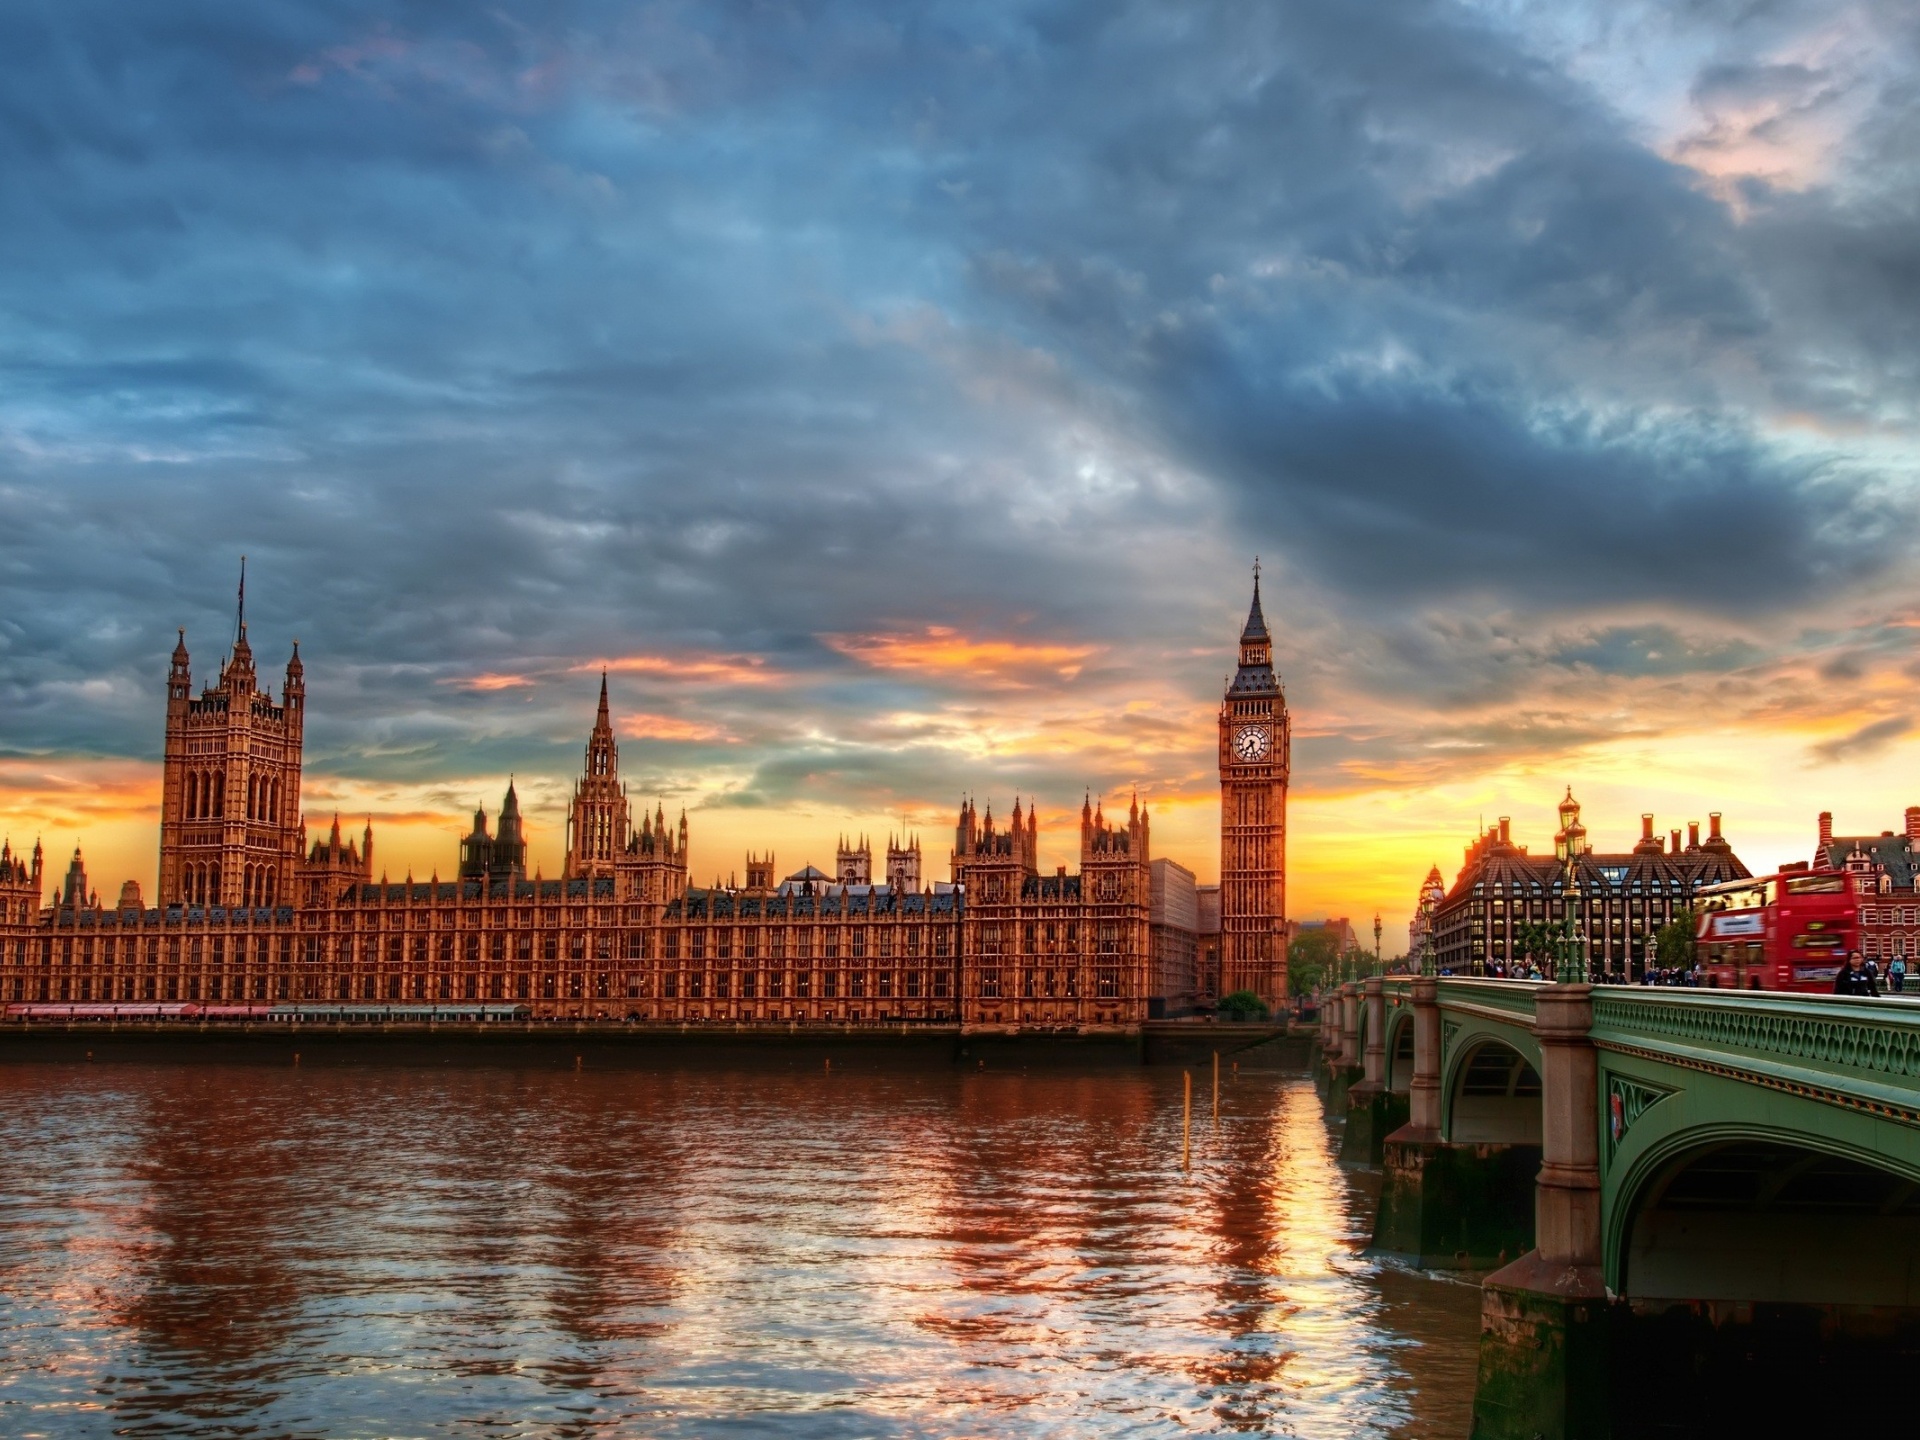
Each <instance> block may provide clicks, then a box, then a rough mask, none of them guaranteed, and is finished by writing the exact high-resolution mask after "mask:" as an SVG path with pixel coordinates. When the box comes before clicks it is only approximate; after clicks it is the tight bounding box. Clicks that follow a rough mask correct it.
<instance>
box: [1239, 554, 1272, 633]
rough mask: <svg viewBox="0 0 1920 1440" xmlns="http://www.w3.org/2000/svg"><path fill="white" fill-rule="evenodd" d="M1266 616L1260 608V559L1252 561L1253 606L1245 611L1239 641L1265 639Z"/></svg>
mask: <svg viewBox="0 0 1920 1440" xmlns="http://www.w3.org/2000/svg"><path fill="white" fill-rule="evenodd" d="M1269 638H1270V637H1269V636H1268V634H1267V617H1266V615H1265V614H1264V613H1262V611H1261V609H1260V561H1259V560H1258V559H1257V558H1256V559H1255V560H1254V562H1253V607H1252V608H1251V609H1250V610H1248V611H1247V628H1246V629H1244V630H1242V631H1241V632H1240V643H1241V644H1243V645H1244V644H1245V643H1246V642H1247V641H1249V640H1266V639H1269Z"/></svg>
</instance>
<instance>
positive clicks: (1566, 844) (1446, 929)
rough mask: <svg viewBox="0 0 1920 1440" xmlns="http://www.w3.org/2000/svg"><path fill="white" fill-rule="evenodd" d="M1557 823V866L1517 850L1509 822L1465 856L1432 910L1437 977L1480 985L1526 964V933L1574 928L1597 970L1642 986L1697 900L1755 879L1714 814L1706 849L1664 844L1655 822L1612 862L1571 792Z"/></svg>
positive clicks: (1693, 838) (1696, 838)
mask: <svg viewBox="0 0 1920 1440" xmlns="http://www.w3.org/2000/svg"><path fill="white" fill-rule="evenodd" d="M1559 816H1560V829H1559V831H1558V832H1557V833H1556V834H1555V835H1554V853H1553V854H1552V855H1551V856H1546V855H1537V856H1536V855H1530V854H1528V853H1527V849H1526V847H1525V846H1523V845H1517V844H1515V843H1514V841H1513V835H1512V827H1511V822H1510V821H1509V819H1508V818H1507V817H1506V816H1502V817H1501V818H1500V821H1499V823H1498V824H1497V825H1495V826H1493V827H1492V828H1490V829H1489V830H1488V831H1487V832H1486V833H1485V834H1483V835H1481V836H1479V837H1478V838H1477V839H1475V840H1474V842H1473V843H1472V844H1471V845H1469V846H1468V847H1467V849H1466V854H1465V857H1464V862H1463V863H1462V865H1461V867H1460V873H1459V875H1458V876H1457V877H1455V879H1454V882H1453V887H1452V889H1450V890H1448V891H1447V893H1446V895H1445V896H1444V897H1443V898H1442V899H1441V900H1440V902H1439V903H1438V904H1437V905H1436V906H1435V907H1434V909H1433V915H1432V935H1433V940H1434V950H1435V957H1436V959H1437V961H1438V964H1439V966H1440V968H1442V969H1443V970H1447V971H1450V972H1452V973H1453V974H1456V975H1461V974H1475V975H1478V974H1484V973H1486V971H1487V970H1488V969H1489V968H1491V967H1493V966H1506V967H1511V966H1514V965H1516V964H1517V963H1519V962H1520V960H1521V952H1520V950H1519V948H1518V947H1517V946H1516V945H1515V943H1514V942H1515V935H1516V932H1517V931H1518V930H1519V927H1520V926H1522V925H1524V924H1528V923H1542V922H1546V923H1552V922H1557V921H1560V920H1564V919H1567V918H1571V919H1572V920H1573V921H1574V923H1575V924H1576V926H1577V927H1578V929H1579V932H1580V934H1581V935H1583V936H1584V937H1585V938H1586V946H1587V953H1588V955H1589V956H1590V958H1591V961H1592V963H1593V965H1594V967H1595V968H1596V969H1597V970H1599V971H1601V972H1604V973H1610V974H1615V975H1621V974H1628V975H1632V976H1634V977H1638V976H1639V975H1640V974H1641V973H1642V972H1643V970H1644V969H1645V966H1646V960H1647V952H1648V948H1649V947H1650V946H1651V945H1652V943H1653V937H1654V935H1655V933H1656V932H1657V931H1658V930H1659V929H1660V927H1661V926H1662V925H1664V924H1666V923H1667V921H1669V920H1670V919H1672V918H1673V917H1674V915H1676V914H1681V913H1685V912H1686V911H1687V910H1689V909H1690V908H1691V906H1692V904H1693V896H1694V894H1695V892H1696V891H1698V890H1699V889H1700V888H1701V887H1702V886H1706V885H1716V884H1719V883H1720V882H1721V881H1723V880H1739V879H1742V878H1744V877H1745V876H1746V875H1748V874H1749V873H1750V872H1749V871H1748V870H1747V867H1746V866H1745V865H1743V864H1742V863H1741V862H1740V858H1739V857H1738V856H1737V855H1735V854H1734V853H1733V846H1732V845H1731V844H1730V843H1729V842H1728V841H1727V839H1726V837H1725V836H1724V835H1723V834H1722V833H1721V830H1720V815H1719V813H1718V812H1715V813H1714V814H1712V815H1711V816H1709V817H1708V819H1709V822H1710V828H1709V833H1708V835H1707V838H1706V839H1705V840H1702V839H1701V838H1700V826H1699V824H1698V823H1694V824H1690V825H1689V826H1688V827H1687V832H1688V840H1687V843H1686V844H1685V845H1684V846H1682V844H1681V842H1680V832H1679V831H1678V830H1675V831H1673V832H1672V835H1671V839H1670V843H1668V842H1663V841H1662V840H1661V838H1660V837H1659V836H1658V835H1656V834H1655V833H1654V829H1653V816H1651V815H1642V816H1641V817H1640V839H1639V840H1638V842H1636V843H1635V845H1634V846H1633V848H1632V849H1631V850H1626V851H1621V852H1618V853H1611V854H1603V853H1600V852H1598V851H1595V850H1594V849H1593V848H1592V846H1591V845H1590V844H1589V843H1588V840H1587V829H1586V826H1585V825H1583V824H1581V823H1580V802H1579V801H1577V800H1575V799H1574V798H1573V791H1572V790H1571V789H1569V790H1568V791H1567V794H1566V798H1565V799H1563V800H1562V801H1561V802H1560V806H1559Z"/></svg>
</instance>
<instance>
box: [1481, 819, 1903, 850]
mask: <svg viewBox="0 0 1920 1440" xmlns="http://www.w3.org/2000/svg"><path fill="white" fill-rule="evenodd" d="M1915 813H1916V814H1920V811H1916V812H1915ZM1512 825H1513V817H1512V816H1510V815H1502V816H1501V817H1500V843H1501V844H1502V845H1511V844H1512V843H1513V831H1512Z"/></svg>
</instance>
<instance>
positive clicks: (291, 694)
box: [281, 640, 307, 723]
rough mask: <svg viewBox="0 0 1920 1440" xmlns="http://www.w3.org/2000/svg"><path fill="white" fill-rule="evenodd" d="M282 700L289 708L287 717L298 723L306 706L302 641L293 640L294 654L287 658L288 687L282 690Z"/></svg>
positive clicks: (305, 680)
mask: <svg viewBox="0 0 1920 1440" xmlns="http://www.w3.org/2000/svg"><path fill="white" fill-rule="evenodd" d="M281 701H282V703H283V704H284V705H285V706H286V708H287V718H288V719H289V720H292V721H294V722H295V723H298V721H297V716H298V714H299V712H301V711H302V710H304V709H305V708H306V701H307V667H306V666H305V665H303V664H301V663H300V642H299V641H298V640H296V641H294V642H293V654H292V656H291V657H289V659H288V660H287V681H286V688H285V689H284V690H283V691H282V692H281Z"/></svg>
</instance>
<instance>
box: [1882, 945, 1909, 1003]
mask: <svg viewBox="0 0 1920 1440" xmlns="http://www.w3.org/2000/svg"><path fill="white" fill-rule="evenodd" d="M1887 988H1888V989H1889V990H1891V991H1893V993H1894V994H1896V995H1898V994H1900V993H1901V992H1903V991H1904V990H1905V989H1906V988H1907V960H1906V957H1905V956H1904V955H1896V956H1894V957H1893V959H1892V960H1890V961H1888V962H1887Z"/></svg>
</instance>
